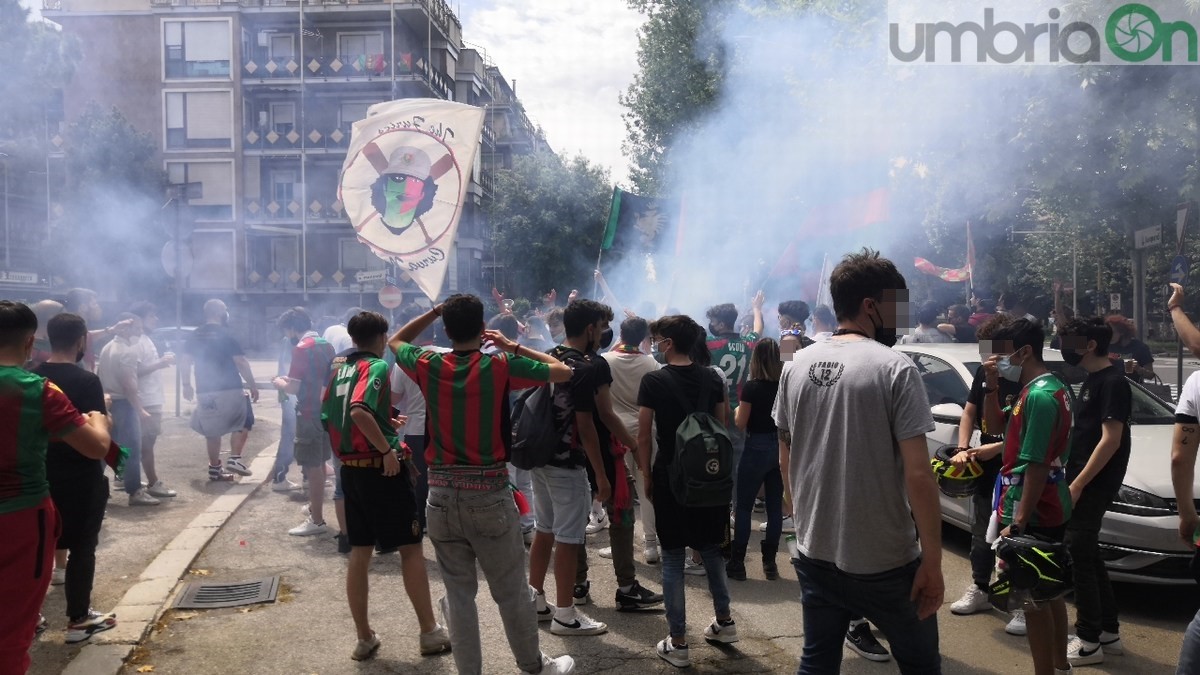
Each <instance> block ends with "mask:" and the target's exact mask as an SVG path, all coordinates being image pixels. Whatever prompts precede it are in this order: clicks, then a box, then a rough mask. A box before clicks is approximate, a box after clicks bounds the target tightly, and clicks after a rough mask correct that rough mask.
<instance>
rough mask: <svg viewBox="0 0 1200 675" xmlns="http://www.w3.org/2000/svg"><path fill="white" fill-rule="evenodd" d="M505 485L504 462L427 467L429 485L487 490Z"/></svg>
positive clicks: (506, 470)
mask: <svg viewBox="0 0 1200 675" xmlns="http://www.w3.org/2000/svg"><path fill="white" fill-rule="evenodd" d="M507 486H508V467H507V466H506V465H504V464H496V465H493V466H455V465H451V466H438V467H432V466H431V467H429V487H441V488H450V489H452V490H473V491H477V492H488V491H491V490H497V489H500V488H503V487H507Z"/></svg>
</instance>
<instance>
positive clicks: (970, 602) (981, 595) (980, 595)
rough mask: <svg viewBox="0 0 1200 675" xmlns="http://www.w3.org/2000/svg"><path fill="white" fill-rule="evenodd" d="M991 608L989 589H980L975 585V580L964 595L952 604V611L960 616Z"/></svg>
mask: <svg viewBox="0 0 1200 675" xmlns="http://www.w3.org/2000/svg"><path fill="white" fill-rule="evenodd" d="M991 608H992V603H991V602H988V594H987V591H983V590H980V589H979V587H978V586H976V585H975V582H971V584H970V585H968V586H967V590H966V592H965V593H963V595H962V597H961V598H959V599H958V600H955V601H954V603H953V604H951V605H950V613H951V614H957V615H958V616H967V615H969V614H975V613H976V612H982V611H984V610H987V609H991Z"/></svg>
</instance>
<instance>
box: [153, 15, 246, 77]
mask: <svg viewBox="0 0 1200 675" xmlns="http://www.w3.org/2000/svg"><path fill="white" fill-rule="evenodd" d="M230 49H231V47H230V27H229V22H228V21H224V20H221V21H166V22H164V23H163V59H164V62H165V71H166V76H167V78H168V79H179V78H214V77H219V78H222V79H228V78H229V60H230Z"/></svg>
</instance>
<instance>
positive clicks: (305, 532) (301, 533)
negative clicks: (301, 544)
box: [288, 517, 329, 537]
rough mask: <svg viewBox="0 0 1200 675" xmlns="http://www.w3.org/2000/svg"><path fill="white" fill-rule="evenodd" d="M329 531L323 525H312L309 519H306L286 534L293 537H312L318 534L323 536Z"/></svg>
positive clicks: (311, 520) (326, 526) (327, 527)
mask: <svg viewBox="0 0 1200 675" xmlns="http://www.w3.org/2000/svg"><path fill="white" fill-rule="evenodd" d="M328 531H329V526H328V525H326V524H325V523H314V522H313V519H312V518H311V517H309V518H306V519H305V520H304V522H303V523H302V524H300V525H297V526H296V527H293V528H292V529H290V530H288V534H290V535H292V536H293V537H313V536H316V535H318V534H325V533H326V532H328Z"/></svg>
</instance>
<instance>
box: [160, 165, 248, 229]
mask: <svg viewBox="0 0 1200 675" xmlns="http://www.w3.org/2000/svg"><path fill="white" fill-rule="evenodd" d="M167 182H169V183H174V184H178V183H200V186H201V188H200V189H201V194H200V196H199V197H197V198H195V199H190V200H188V210H189V212H190V213H191V214H192V215H193V216H194V217H195V218H196V219H197V220H219V221H229V220H233V162H226V161H215V162H167Z"/></svg>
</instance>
